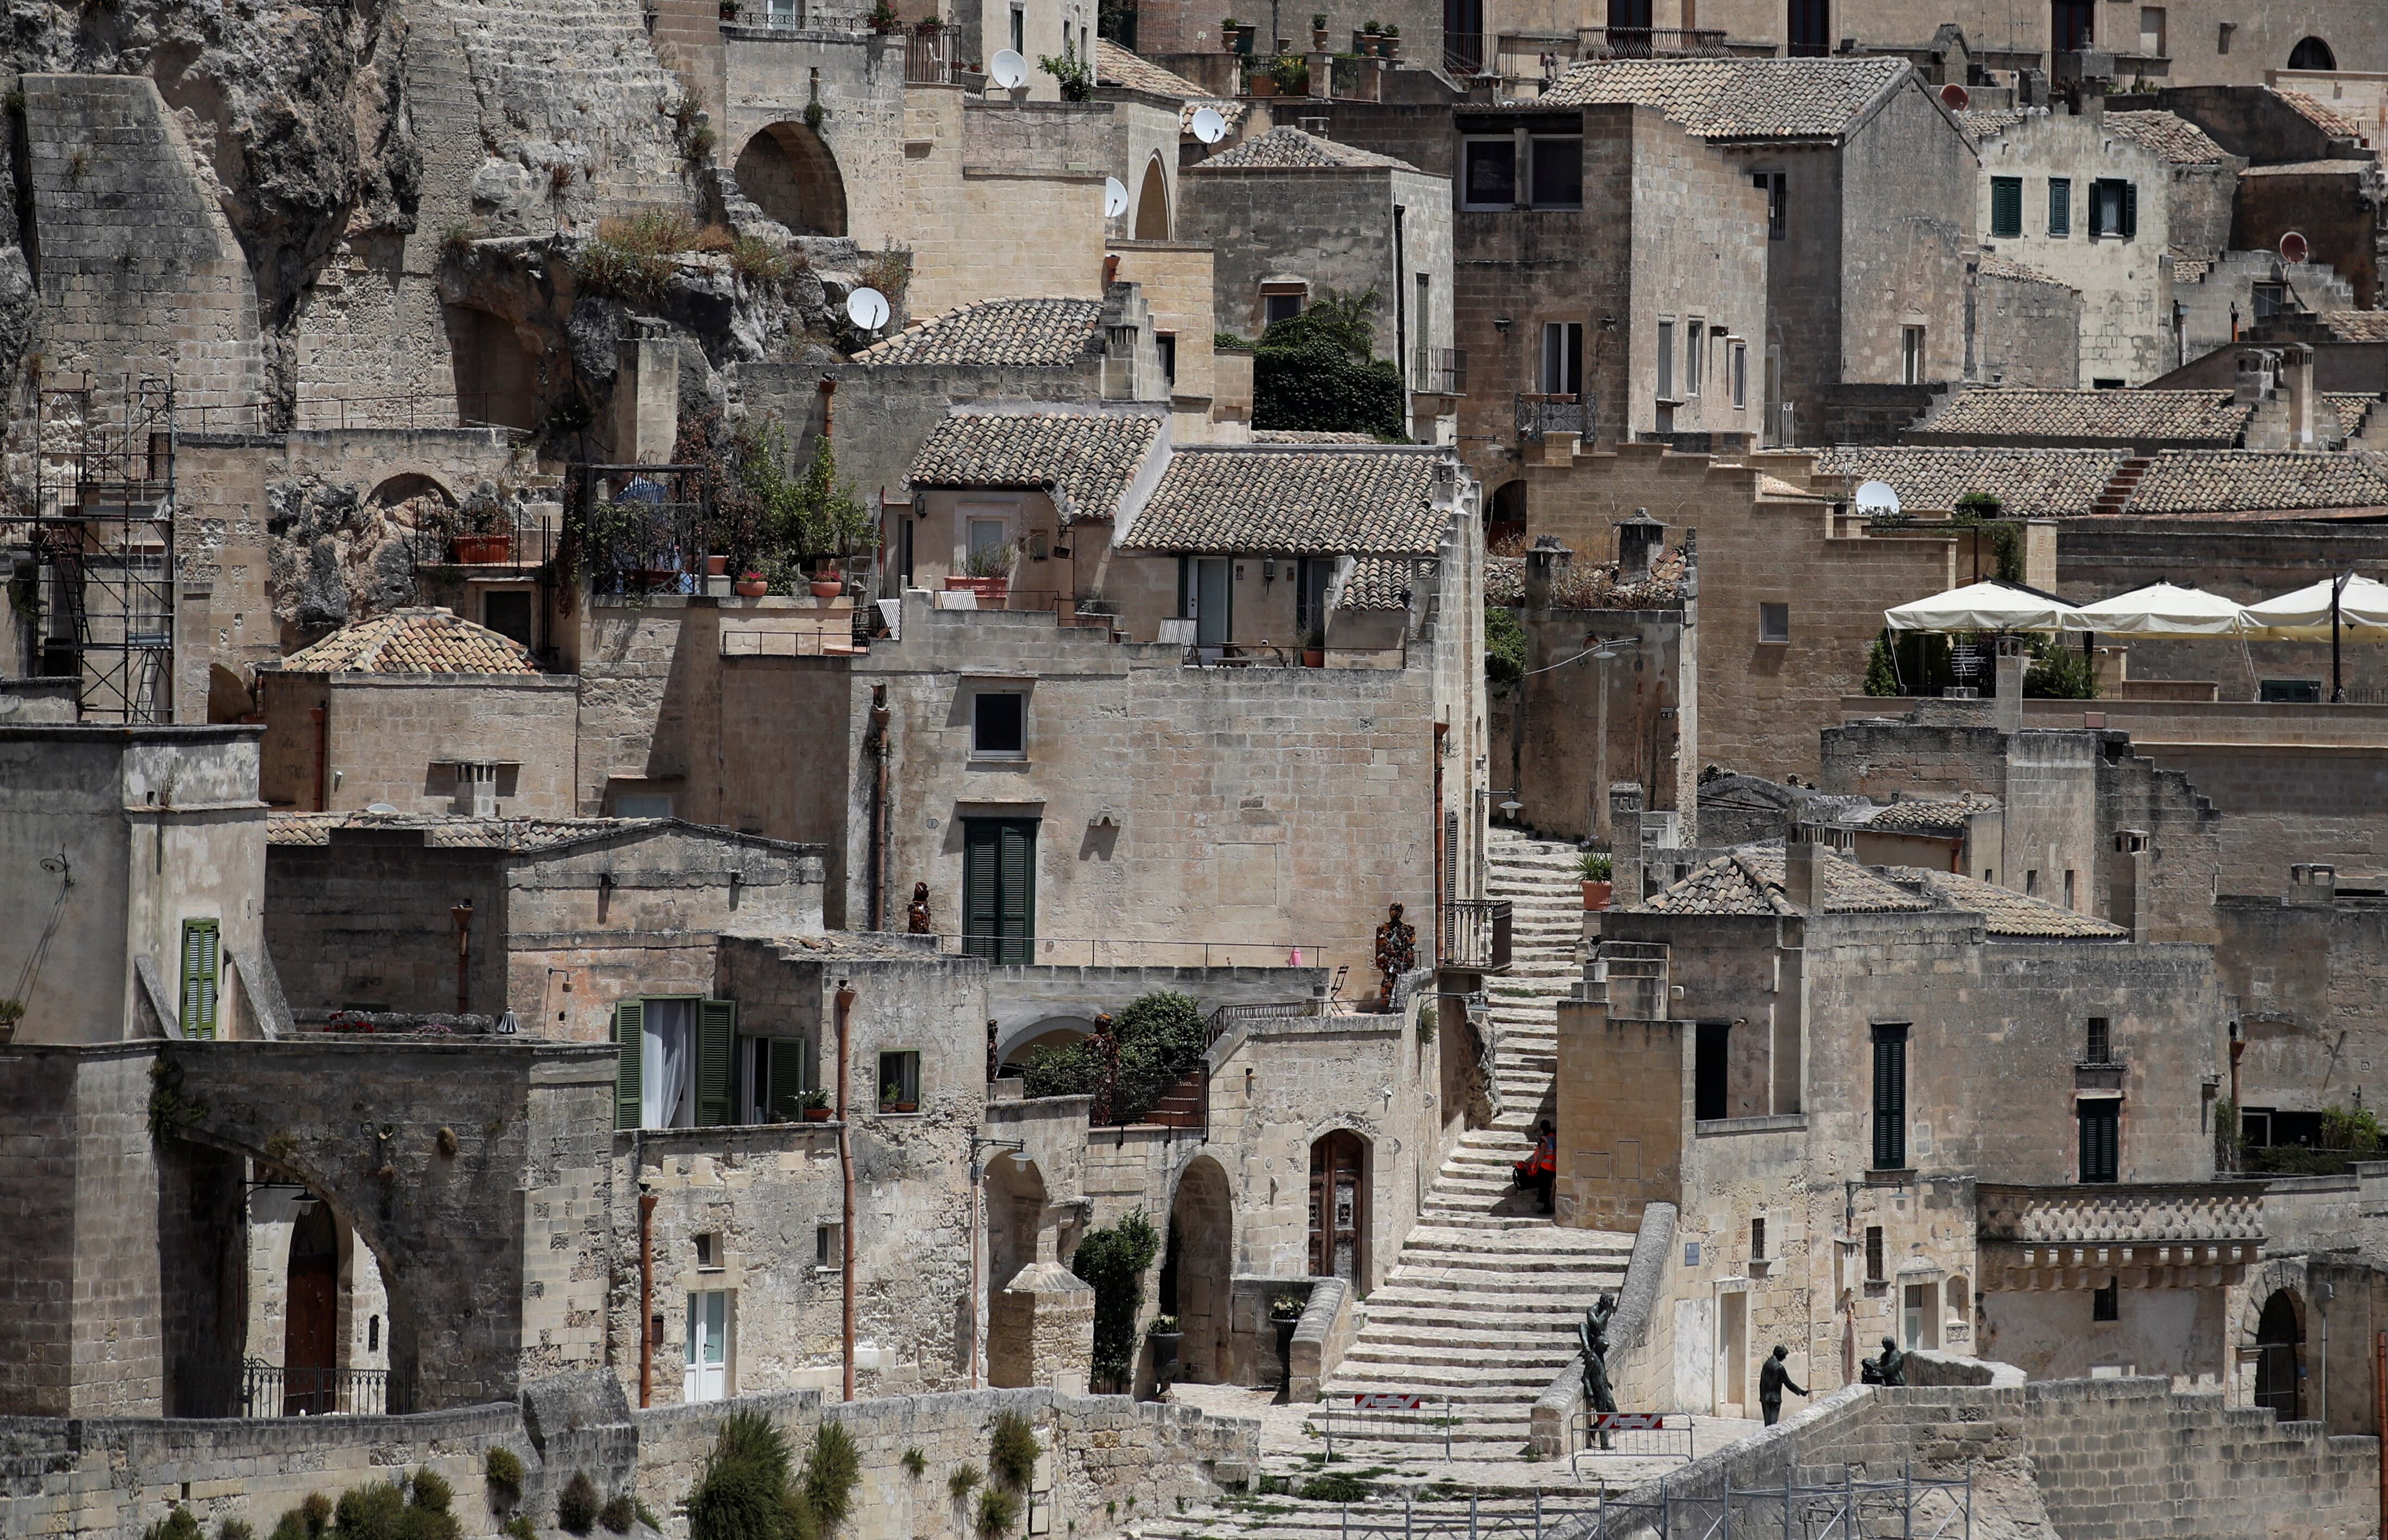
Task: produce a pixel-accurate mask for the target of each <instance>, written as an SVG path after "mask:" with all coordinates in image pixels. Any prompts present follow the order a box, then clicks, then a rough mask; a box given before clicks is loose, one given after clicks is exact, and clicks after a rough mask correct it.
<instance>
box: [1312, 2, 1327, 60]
mask: <svg viewBox="0 0 2388 1540" xmlns="http://www.w3.org/2000/svg"><path fill="white" fill-rule="evenodd" d="M1310 51H1311V52H1312V53H1314V54H1323V53H1325V52H1327V13H1326V12H1325V11H1317V12H1314V13H1313V14H1312V16H1311V18H1310Z"/></svg>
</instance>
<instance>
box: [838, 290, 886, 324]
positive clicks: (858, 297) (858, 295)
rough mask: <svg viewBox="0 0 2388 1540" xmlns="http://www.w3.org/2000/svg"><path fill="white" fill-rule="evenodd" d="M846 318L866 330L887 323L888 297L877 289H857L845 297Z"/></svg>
mask: <svg viewBox="0 0 2388 1540" xmlns="http://www.w3.org/2000/svg"><path fill="white" fill-rule="evenodd" d="M845 318H846V319H847V320H848V321H851V322H854V323H855V324H856V325H857V326H859V327H861V328H862V329H863V330H864V331H866V332H875V331H877V330H879V328H881V327H882V326H884V325H886V324H887V297H886V296H885V295H883V294H881V293H880V292H879V291H878V290H877V289H857V290H855V291H854V292H853V293H852V294H850V295H847V296H846V297H845Z"/></svg>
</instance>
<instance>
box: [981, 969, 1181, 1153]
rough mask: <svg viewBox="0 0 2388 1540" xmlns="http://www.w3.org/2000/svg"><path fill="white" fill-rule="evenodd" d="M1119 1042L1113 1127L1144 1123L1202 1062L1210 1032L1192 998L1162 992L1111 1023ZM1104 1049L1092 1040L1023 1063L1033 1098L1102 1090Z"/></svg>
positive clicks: (1043, 1052) (1044, 1051)
mask: <svg viewBox="0 0 2388 1540" xmlns="http://www.w3.org/2000/svg"><path fill="white" fill-rule="evenodd" d="M1111 1029H1112V1034H1113V1036H1114V1037H1115V1038H1116V1039H1117V1040H1118V1042H1119V1072H1118V1075H1117V1077H1116V1078H1115V1079H1113V1080H1112V1082H1111V1123H1113V1124H1114V1125H1124V1124H1128V1123H1134V1122H1137V1121H1138V1120H1140V1119H1141V1118H1142V1117H1144V1115H1145V1114H1146V1113H1148V1112H1150V1111H1151V1110H1152V1106H1153V1104H1154V1103H1156V1102H1158V1101H1160V1100H1161V1099H1162V1097H1163V1096H1165V1095H1167V1094H1168V1093H1169V1091H1170V1088H1171V1087H1173V1086H1175V1085H1176V1084H1177V1082H1178V1081H1180V1080H1182V1079H1185V1078H1186V1076H1187V1074H1188V1071H1190V1070H1191V1069H1193V1067H1195V1066H1196V1065H1198V1064H1200V1063H1201V1062H1202V1050H1203V1049H1204V1048H1205V1047H1207V1046H1209V1045H1208V1044H1207V1043H1206V1042H1205V1041H1203V1040H1204V1038H1205V1036H1206V1035H1207V1029H1206V1028H1205V1026H1204V1023H1203V1020H1202V1007H1201V1005H1200V1004H1199V1003H1197V1002H1196V1001H1195V1000H1194V998H1193V997H1192V996H1190V995H1183V994H1174V993H1171V992H1170V991H1165V990H1158V991H1154V992H1152V993H1150V994H1147V995H1142V996H1139V997H1138V998H1137V999H1136V1000H1135V1001H1133V1002H1131V1003H1130V1004H1129V1005H1128V1006H1127V1008H1126V1009H1125V1010H1124V1011H1122V1012H1120V1014H1119V1016H1118V1018H1117V1020H1115V1021H1114V1022H1113V1023H1112V1028H1111ZM1103 1073H1104V1068H1103V1058H1102V1050H1101V1047H1100V1046H1099V1044H1098V1043H1097V1042H1096V1041H1095V1040H1094V1039H1092V1038H1086V1039H1083V1040H1081V1041H1077V1042H1073V1043H1072V1044H1070V1045H1069V1046H1068V1047H1066V1048H1048V1049H1042V1050H1039V1051H1038V1052H1036V1053H1034V1054H1030V1055H1028V1057H1027V1058H1026V1059H1025V1060H1023V1076H1024V1078H1025V1079H1026V1082H1027V1083H1026V1087H1025V1094H1027V1095H1030V1096H1085V1095H1089V1094H1093V1093H1095V1092H1099V1091H1100V1090H1101V1089H1102V1084H1103Z"/></svg>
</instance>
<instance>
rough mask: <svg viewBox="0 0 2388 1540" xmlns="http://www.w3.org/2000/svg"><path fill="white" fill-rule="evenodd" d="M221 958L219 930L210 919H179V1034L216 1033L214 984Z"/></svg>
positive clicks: (217, 925) (220, 935) (191, 1035)
mask: <svg viewBox="0 0 2388 1540" xmlns="http://www.w3.org/2000/svg"><path fill="white" fill-rule="evenodd" d="M221 966H222V930H221V928H220V926H219V924H218V922H216V921H214V920H184V922H183V1004H182V1016H183V1035H184V1037H186V1038H212V1037H214V1036H215V1035H216V985H217V979H218V978H219V977H220V972H219V970H220V968H221Z"/></svg>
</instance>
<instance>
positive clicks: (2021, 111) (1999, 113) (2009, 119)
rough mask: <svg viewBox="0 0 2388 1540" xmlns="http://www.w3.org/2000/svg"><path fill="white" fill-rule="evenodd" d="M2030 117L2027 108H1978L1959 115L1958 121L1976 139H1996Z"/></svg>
mask: <svg viewBox="0 0 2388 1540" xmlns="http://www.w3.org/2000/svg"><path fill="white" fill-rule="evenodd" d="M2030 116H2031V112H2030V109H2029V108H2027V107H1974V108H1971V109H1970V110H1967V111H1964V112H1960V113H1959V114H1957V121H1959V122H1961V123H1962V124H1964V125H1965V132H1966V133H1970V134H1972V135H1973V136H1974V137H1975V138H1976V139H1996V138H1998V137H1999V136H2000V135H2001V134H2003V133H2006V131H2007V130H2009V129H2011V128H2013V127H2014V126H2015V125H2016V124H2017V123H2020V122H2022V121H2023V120H2025V119H2026V118H2028V117H2030Z"/></svg>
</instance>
